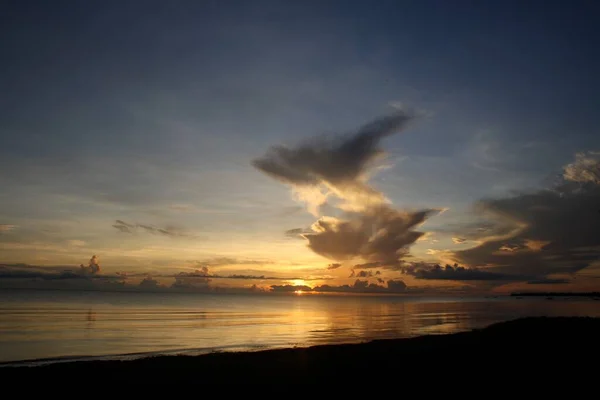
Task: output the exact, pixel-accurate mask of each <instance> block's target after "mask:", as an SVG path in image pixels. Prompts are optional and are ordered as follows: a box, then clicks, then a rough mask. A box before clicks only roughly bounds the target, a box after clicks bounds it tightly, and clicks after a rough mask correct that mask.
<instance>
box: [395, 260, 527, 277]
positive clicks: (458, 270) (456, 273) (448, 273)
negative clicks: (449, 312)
mask: <svg viewBox="0 0 600 400" xmlns="http://www.w3.org/2000/svg"><path fill="white" fill-rule="evenodd" d="M403 273H405V274H407V275H412V276H414V277H415V278H417V279H430V280H445V281H513V280H522V279H523V278H522V277H519V276H510V275H506V274H502V273H495V272H490V271H485V270H480V269H476V268H465V267H461V266H458V265H455V266H451V265H446V266H445V267H442V266H440V265H439V264H435V265H427V264H424V263H421V264H419V265H417V266H412V267H410V266H409V267H405V268H404V269H403Z"/></svg>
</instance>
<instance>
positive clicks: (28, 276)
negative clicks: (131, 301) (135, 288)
mask: <svg viewBox="0 0 600 400" xmlns="http://www.w3.org/2000/svg"><path fill="white" fill-rule="evenodd" d="M125 280H126V277H124V276H121V275H118V274H115V275H110V274H99V273H91V272H90V271H89V270H82V269H81V268H71V269H69V268H67V267H58V266H55V267H40V266H35V265H26V264H8V265H7V264H4V265H0V287H2V288H12V289H17V288H20V289H40V288H41V289H64V290H104V289H106V290H114V289H118V288H123V287H124V285H125Z"/></svg>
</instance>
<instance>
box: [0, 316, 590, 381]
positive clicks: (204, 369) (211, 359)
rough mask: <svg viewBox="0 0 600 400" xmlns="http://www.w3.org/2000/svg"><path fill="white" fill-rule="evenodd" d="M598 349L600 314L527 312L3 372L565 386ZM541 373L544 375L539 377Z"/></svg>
mask: <svg viewBox="0 0 600 400" xmlns="http://www.w3.org/2000/svg"><path fill="white" fill-rule="evenodd" d="M599 355H600V319H598V318H584V317H580V318H579V317H576V318H574V317H565V318H526V319H519V320H514V321H508V322H503V323H498V324H494V325H491V326H489V327H487V328H485V329H481V330H474V331H470V332H464V333H457V334H449V335H431V336H421V337H417V338H411V339H392V340H377V341H372V342H367V343H360V344H347V345H326V346H314V347H309V348H296V349H283V350H265V351H259V352H247V353H213V354H207V355H201V356H156V357H151V358H143V359H137V360H130V361H114V360H112V361H73V362H66V363H58V364H50V365H44V366H37V367H7V368H6V367H5V368H1V369H0V377H2V379H3V380H4V381H5V382H10V381H11V380H12V379H18V380H21V379H25V381H27V382H36V383H39V384H41V383H42V382H44V381H46V380H51V381H53V382H60V381H64V380H67V381H71V382H76V381H78V380H82V381H89V380H90V379H91V380H94V379H96V378H94V377H97V378H98V379H100V380H101V381H102V382H107V383H110V384H111V385H113V384H127V383H132V382H141V381H143V382H148V383H152V384H174V383H178V384H202V385H206V384H215V383H216V384H236V385H237V384H242V383H244V384H275V383H276V384H289V385H296V384H298V383H303V384H306V383H325V384H326V383H328V382H344V383H346V384H351V385H352V384H365V385H368V384H371V383H377V382H379V383H380V384H384V382H387V383H385V384H386V385H389V384H393V383H394V382H395V381H396V380H397V381H398V383H400V382H402V383H403V384H407V383H408V382H411V381H410V380H409V379H418V380H419V381H421V380H431V383H432V384H435V382H436V381H437V380H445V381H452V380H456V384H457V385H458V386H464V385H465V384H468V383H469V382H470V381H472V380H474V379H477V382H479V383H482V382H484V383H494V384H495V385H506V384H510V385H512V384H514V382H515V381H520V382H521V383H524V384H525V385H529V386H531V385H536V384H539V385H550V384H563V385H564V384H566V383H567V380H568V379H572V378H577V379H578V380H579V381H580V382H582V383H585V382H589V381H586V379H592V378H591V377H592V376H595V371H596V369H595V366H592V367H590V366H586V365H588V364H589V363H590V362H592V363H593V364H596V362H597V361H596V360H597V359H598V356H599ZM539 374H541V375H539ZM538 375H539V376H541V377H542V378H539V377H538V378H536V377H535V376H538ZM553 377H555V378H553ZM384 378H385V379H386V380H385V381H384V380H382V379H384ZM390 378H391V379H393V380H392V381H389V379H390ZM582 379H583V380H582ZM595 380H596V379H595V378H593V381H595ZM25 381H24V382H25ZM473 382H475V381H473ZM503 382H504V383H503ZM471 389H473V388H471Z"/></svg>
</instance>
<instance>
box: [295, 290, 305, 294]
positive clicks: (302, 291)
mask: <svg viewBox="0 0 600 400" xmlns="http://www.w3.org/2000/svg"><path fill="white" fill-rule="evenodd" d="M294 293H295V294H304V290H295V291H294Z"/></svg>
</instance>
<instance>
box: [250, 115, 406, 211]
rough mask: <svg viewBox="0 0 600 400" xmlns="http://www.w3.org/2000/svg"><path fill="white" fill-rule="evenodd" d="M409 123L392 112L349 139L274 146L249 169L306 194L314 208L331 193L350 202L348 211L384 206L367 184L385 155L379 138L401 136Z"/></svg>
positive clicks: (345, 136)
mask: <svg viewBox="0 0 600 400" xmlns="http://www.w3.org/2000/svg"><path fill="white" fill-rule="evenodd" d="M412 119H413V114H412V113H410V112H407V111H404V110H396V111H395V112H394V113H392V114H390V115H386V116H383V117H381V118H378V119H375V120H374V121H372V122H370V123H368V124H366V125H364V126H362V127H361V128H360V129H358V131H357V132H355V133H353V134H347V135H338V136H335V137H333V138H330V137H318V138H312V139H311V140H309V141H307V142H305V143H303V144H301V145H299V146H298V147H296V148H288V147H285V146H275V147H272V148H271V149H270V150H269V151H268V152H267V154H266V155H264V156H263V157H261V158H258V159H256V160H254V161H253V165H254V166H255V167H256V168H258V169H259V170H261V171H262V172H264V173H266V174H268V175H270V176H272V177H273V178H275V179H278V180H280V181H281V182H284V183H286V184H290V185H292V186H293V187H294V188H295V189H296V190H298V192H300V193H304V194H307V195H306V197H305V198H304V199H305V200H307V201H310V200H311V198H312V200H313V202H316V204H313V205H316V206H319V205H321V204H323V203H324V201H325V200H326V198H327V197H328V196H329V195H331V194H334V195H336V196H338V197H340V198H342V199H344V200H346V201H348V202H349V204H348V206H349V207H350V206H354V207H357V206H358V207H361V206H363V205H364V203H365V202H366V203H372V202H375V203H380V202H382V201H384V197H383V194H382V193H380V192H378V191H377V190H375V189H373V188H371V187H370V186H369V185H368V184H367V179H368V175H367V171H368V169H369V167H371V166H372V164H373V162H374V161H375V160H376V159H377V158H379V156H381V155H383V151H382V150H381V149H380V148H379V147H378V145H379V142H380V141H381V139H383V138H384V137H386V136H389V135H392V134H394V133H396V132H398V131H400V130H401V129H403V128H404V127H405V126H406V125H407V123H408V122H409V121H411V120H412ZM321 190H326V192H325V193H322V192H321ZM317 192H318V193H320V194H321V195H318V194H315V193H317Z"/></svg>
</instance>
